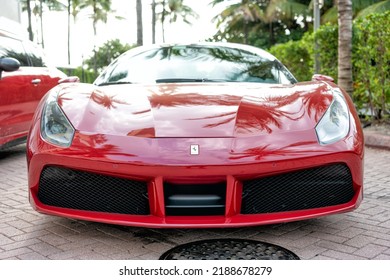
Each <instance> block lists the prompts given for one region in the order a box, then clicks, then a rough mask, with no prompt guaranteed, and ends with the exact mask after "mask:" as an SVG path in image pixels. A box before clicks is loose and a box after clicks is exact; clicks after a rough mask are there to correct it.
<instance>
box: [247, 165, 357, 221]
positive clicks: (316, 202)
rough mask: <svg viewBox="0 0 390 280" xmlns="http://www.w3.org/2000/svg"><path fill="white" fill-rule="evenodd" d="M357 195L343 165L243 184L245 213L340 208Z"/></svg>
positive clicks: (350, 177) (302, 171) (347, 170)
mask: <svg viewBox="0 0 390 280" xmlns="http://www.w3.org/2000/svg"><path fill="white" fill-rule="evenodd" d="M353 195H354V190H353V185H352V176H351V173H350V171H349V169H348V167H347V166H346V165H344V164H335V165H328V166H323V167H318V168H311V169H306V170H301V171H296V172H291V173H286V174H282V175H276V176H270V177H264V178H259V179H254V180H248V181H244V182H243V195H242V207H241V213H242V214H260V213H274V212H283V211H293V210H304V209H312V208H320V207H326V206H332V205H339V204H342V203H347V202H349V201H350V200H351V199H352V197H353Z"/></svg>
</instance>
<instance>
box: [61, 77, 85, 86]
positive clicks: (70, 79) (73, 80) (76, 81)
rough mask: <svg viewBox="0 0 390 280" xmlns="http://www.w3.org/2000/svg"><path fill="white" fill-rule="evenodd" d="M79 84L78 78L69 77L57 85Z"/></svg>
mask: <svg viewBox="0 0 390 280" xmlns="http://www.w3.org/2000/svg"><path fill="white" fill-rule="evenodd" d="M79 82H80V78H79V77H77V76H69V77H66V78H62V79H60V80H59V81H58V83H59V84H63V83H79Z"/></svg>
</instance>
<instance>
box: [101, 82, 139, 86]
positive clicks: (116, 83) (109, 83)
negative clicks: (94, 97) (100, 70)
mask: <svg viewBox="0 0 390 280" xmlns="http://www.w3.org/2000/svg"><path fill="white" fill-rule="evenodd" d="M126 84H132V82H107V83H101V84H98V85H97V86H98V87H100V86H110V85H126Z"/></svg>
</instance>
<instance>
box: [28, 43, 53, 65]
mask: <svg viewBox="0 0 390 280" xmlns="http://www.w3.org/2000/svg"><path fill="white" fill-rule="evenodd" d="M24 49H25V50H26V53H27V56H28V58H29V59H30V62H31V64H32V66H35V67H46V66H48V65H47V62H46V60H45V58H44V55H43V51H42V49H41V48H39V47H38V46H36V45H34V44H32V43H31V42H29V41H25V42H24Z"/></svg>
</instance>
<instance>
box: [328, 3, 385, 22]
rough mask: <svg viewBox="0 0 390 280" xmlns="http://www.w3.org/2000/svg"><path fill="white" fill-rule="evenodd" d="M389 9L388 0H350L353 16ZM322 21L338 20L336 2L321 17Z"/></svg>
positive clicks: (362, 15) (357, 16)
mask: <svg viewBox="0 0 390 280" xmlns="http://www.w3.org/2000/svg"><path fill="white" fill-rule="evenodd" d="M387 10H390V0H355V1H352V13H353V18H359V17H364V16H366V15H368V14H371V13H382V12H385V11H387ZM321 21H322V22H331V23H334V24H336V23H337V21H338V13H337V2H336V1H335V4H334V5H333V7H331V8H330V9H329V10H327V11H326V13H325V14H324V15H323V16H322V17H321Z"/></svg>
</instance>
